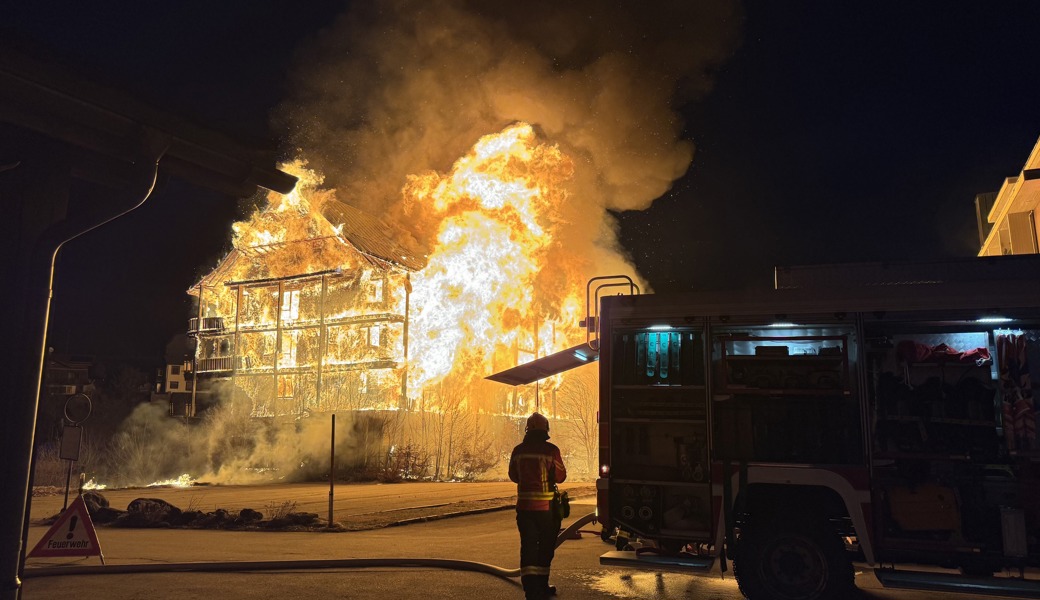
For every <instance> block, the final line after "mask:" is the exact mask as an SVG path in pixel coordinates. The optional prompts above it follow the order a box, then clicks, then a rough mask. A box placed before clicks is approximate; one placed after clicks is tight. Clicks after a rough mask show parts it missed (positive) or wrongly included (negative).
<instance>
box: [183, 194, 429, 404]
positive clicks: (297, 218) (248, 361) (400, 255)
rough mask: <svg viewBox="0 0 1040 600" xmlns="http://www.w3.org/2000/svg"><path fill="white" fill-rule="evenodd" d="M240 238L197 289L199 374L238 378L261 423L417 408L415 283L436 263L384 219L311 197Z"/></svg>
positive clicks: (261, 217)
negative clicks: (412, 394) (412, 390)
mask: <svg viewBox="0 0 1040 600" xmlns="http://www.w3.org/2000/svg"><path fill="white" fill-rule="evenodd" d="M235 233H236V235H235V244H234V246H235V247H234V249H233V250H232V251H231V252H230V253H229V254H228V255H227V256H225V257H224V259H223V260H222V261H221V262H220V264H219V265H218V266H217V268H216V269H214V270H213V271H211V272H210V273H209V274H207V275H206V276H205V277H203V278H202V279H201V280H200V281H199V282H198V284H197V285H195V286H193V287H192V288H191V289H190V290H189V293H192V294H194V295H196V296H197V297H198V306H199V314H198V317H196V318H194V319H192V320H191V324H190V327H189V329H190V330H191V332H192V333H193V334H195V335H197V336H198V340H199V344H198V350H197V366H196V372H197V373H198V375H200V376H202V377H206V376H209V377H210V378H213V377H218V378H224V379H229V380H230V381H231V382H232V383H233V386H234V388H235V389H237V390H241V392H242V393H243V394H245V396H246V397H248V398H249V399H250V400H251V401H252V410H251V412H252V414H253V415H254V416H276V415H302V414H305V413H308V412H331V411H335V410H346V409H354V410H357V409H361V408H382V409H387V408H407V395H406V393H405V392H406V389H407V369H406V368H405V367H406V364H407V359H408V326H409V322H408V321H409V294H410V291H411V286H410V283H409V277H410V275H411V273H414V272H415V271H417V270H419V269H421V268H422V267H423V266H424V264H425V259H424V258H421V257H416V256H414V254H413V252H412V251H410V250H407V249H405V248H403V247H402V246H401V245H399V244H398V243H396V242H395V241H393V238H394V233H393V231H392V229H391V228H390V227H389V226H388V225H386V224H385V223H383V222H382V221H380V220H379V219H378V218H376V217H374V216H372V215H369V214H367V213H364V212H362V211H360V210H358V209H356V208H353V207H352V206H350V205H348V204H344V203H342V202H339V201H337V200H335V199H334V198H324V199H323V204H322V207H321V210H320V211H318V210H312V208H311V206H310V204H309V202H308V201H307V200H306V199H305V198H304V197H303V196H302V195H301V193H300V192H294V193H293V194H290V195H289V196H286V197H284V198H273V200H272V203H271V204H269V206H268V207H267V208H266V209H265V210H263V211H261V212H259V213H257V214H256V215H254V216H253V218H252V220H251V221H249V222H245V223H237V224H236V225H235ZM398 237H399V236H398Z"/></svg>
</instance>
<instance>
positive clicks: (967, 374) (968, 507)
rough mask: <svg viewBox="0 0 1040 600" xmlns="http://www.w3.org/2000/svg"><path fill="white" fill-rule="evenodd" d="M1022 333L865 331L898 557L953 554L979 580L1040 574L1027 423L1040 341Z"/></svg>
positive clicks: (884, 537) (917, 326)
mask: <svg viewBox="0 0 1040 600" xmlns="http://www.w3.org/2000/svg"><path fill="white" fill-rule="evenodd" d="M1011 326H1012V327H1013V328H1001V329H995V328H994V326H993V325H992V324H989V323H977V322H975V321H974V320H971V321H960V322H958V321H947V322H921V321H908V322H902V323H900V322H893V321H886V322H877V323H867V324H866V325H865V331H866V336H867V346H866V354H867V361H868V369H869V379H868V383H869V387H868V389H869V393H870V396H871V402H870V407H871V410H872V412H871V414H870V419H871V421H872V423H873V435H872V436H871V450H872V455H873V463H872V464H873V467H874V479H873V481H874V486H875V494H876V497H877V498H878V499H879V500H880V502H877V503H875V507H874V508H875V511H876V513H877V514H876V515H875V518H876V519H877V522H878V523H879V524H881V525H882V526H881V527H879V529H878V532H877V533H878V537H879V541H880V542H881V543H882V544H883V545H884V547H886V548H887V549H888V552H887V553H888V554H889V555H890V556H892V557H894V558H904V559H906V560H920V559H921V557H922V556H934V555H935V554H936V553H943V554H948V555H951V557H950V558H949V560H950V561H951V562H955V563H957V564H958V566H960V567H962V568H963V569H965V570H966V571H969V572H992V571H994V570H998V569H1000V568H1001V566H1003V565H1007V564H1009V563H1010V564H1022V565H1025V564H1034V563H1036V556H1037V553H1038V552H1040V469H1038V465H1040V463H1038V462H1037V460H1038V459H1040V453H1038V452H1037V450H1038V448H1037V445H1036V438H1035V429H1031V428H1027V427H1026V426H1025V424H1024V419H1023V416H1024V413H1025V412H1026V409H1025V408H1024V400H1025V399H1026V398H1029V399H1030V400H1031V398H1032V389H1031V383H1030V381H1029V373H1028V365H1029V364H1030V363H1032V364H1040V352H1038V345H1037V343H1036V341H1037V339H1038V336H1037V334H1038V333H1040V332H1038V331H1037V329H1036V328H1035V327H1036V324H1035V323H1032V324H1031V323H1028V322H1027V323H1014V324H1011ZM1016 418H1017V420H1018V424H1017V425H1016ZM1033 423H1035V421H1033ZM964 556H968V557H970V560H964ZM1030 557H1032V558H1030Z"/></svg>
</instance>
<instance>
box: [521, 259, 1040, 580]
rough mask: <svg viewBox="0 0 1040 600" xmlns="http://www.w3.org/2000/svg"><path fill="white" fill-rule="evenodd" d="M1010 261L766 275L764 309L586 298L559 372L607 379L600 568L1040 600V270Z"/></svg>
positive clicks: (597, 285)
mask: <svg viewBox="0 0 1040 600" xmlns="http://www.w3.org/2000/svg"><path fill="white" fill-rule="evenodd" d="M1018 258H1019V257H1015V259H1014V260H1001V261H997V260H993V261H983V260H981V259H973V260H971V261H958V262H954V263H943V264H936V263H932V264H930V265H923V264H917V265H904V266H902V267H899V266H893V265H859V266H839V267H814V268H801V269H788V270H778V272H777V289H772V290H764V291H760V292H735V293H707V292H705V293H689V294H681V295H658V294H645V295H639V294H638V293H635V292H636V291H637V289H636V288H635V286H634V284H631V282H628V284H626V285H624V286H623V287H622V291H624V292H626V293H624V294H623V295H612V294H611V292H614V291H616V290H614V289H611V290H609V291H605V290H606V288H608V287H611V286H614V285H615V284H616V283H617V281H612V280H610V279H602V278H601V279H600V280H598V281H597V280H593V281H592V282H590V288H589V289H590V295H594V296H595V297H596V298H597V299H599V296H600V295H601V293H602V294H603V295H604V297H603V298H602V299H600V300H599V302H595V303H593V302H590V307H591V309H592V310H591V312H592V313H594V314H590V315H589V318H588V319H587V324H588V326H589V332H590V333H589V341H588V343H587V344H584V345H582V346H579V347H576V348H574V349H571V350H569V351H567V352H571V355H573V356H575V357H577V358H575V359H574V360H575V361H577V362H579V363H580V362H584V361H587V360H590V359H591V358H596V357H597V356H598V360H599V373H600V412H599V424H600V463H601V466H600V478H599V480H598V482H597V490H598V501H597V505H598V518H599V520H600V522H601V523H602V524H603V525H604V538H605V539H607V537H608V536H609V537H610V538H612V539H615V540H616V543H617V549H616V550H615V551H613V552H608V553H606V554H604V555H603V557H602V558H601V562H602V563H604V564H610V565H622V566H629V567H632V566H636V567H642V568H650V569H672V570H685V571H698V570H700V571H713V570H714V569H715V568H718V569H720V570H722V571H726V570H728V569H729V568H730V567H732V569H733V570H734V573H735V575H736V578H737V581H738V584H739V586H740V589H741V591H742V592H743V593H744V594H745V595H746V596H747V597H748V598H750V599H751V600H759V599H773V598H780V599H791V600H793V599H796V598H798V599H827V598H844V597H848V593H849V592H850V591H851V588H852V587H853V585H854V570H853V564H854V563H861V564H865V565H866V566H869V567H873V568H874V572H875V574H876V576H877V578H878V580H879V581H880V582H881V583H882V584H883V585H885V586H893V587H905V588H915V589H943V590H948V591H962V592H970V593H974V594H986V593H988V594H997V595H1014V596H1020V597H1023V596H1024V597H1040V580H1038V579H1035V578H1034V579H1030V578H1029V575H1030V572H1029V569H1030V568H1032V567H1037V566H1040V444H1038V442H1037V436H1036V416H1035V412H1034V399H1033V392H1032V384H1031V381H1030V367H1031V366H1032V367H1033V368H1034V369H1040V339H1038V338H1040V261H1037V260H1036V257H1021V258H1022V260H1018ZM621 283H623V284H625V281H624V280H622V282H621ZM593 290H595V293H594V294H593ZM597 307H598V311H597V310H596V309H597ZM595 313H598V314H595ZM563 354H564V353H560V355H561V356H562V355H563ZM547 358H551V357H547ZM556 358H557V362H558V363H559V361H560V357H559V356H557V357H556ZM543 360H544V359H543ZM560 364H562V363H560ZM518 368H519V367H518ZM551 370H553V368H552V365H548V364H545V363H544V362H543V365H542V366H541V367H540V372H542V373H546V372H549V371H551ZM557 370H562V369H559V368H557ZM633 548H636V549H635V550H633Z"/></svg>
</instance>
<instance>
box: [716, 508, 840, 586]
mask: <svg viewBox="0 0 1040 600" xmlns="http://www.w3.org/2000/svg"><path fill="white" fill-rule="evenodd" d="M733 574H734V575H736V578H737V585H738V586H739V587H740V591H741V593H742V594H744V596H745V597H747V598H748V600H796V599H797V600H835V599H839V598H848V597H850V596H852V592H853V589H854V585H855V584H854V576H855V574H854V572H853V570H852V563H851V562H850V561H849V559H848V556H847V555H846V554H845V548H844V546H843V544H842V543H841V539H840V538H839V537H838V536H837V535H836V534H834V533H833V532H830V531H828V528H827V527H826V525H824V524H820V523H815V522H812V521H804V520H799V519H788V520H783V521H781V520H780V519H775V520H774V519H770V520H769V521H766V522H762V523H757V524H753V525H752V526H751V527H750V528H747V529H746V530H745V531H743V532H742V535H741V540H740V544H739V545H738V546H737V549H736V555H735V556H734V559H733Z"/></svg>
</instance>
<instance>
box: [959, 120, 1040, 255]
mask: <svg viewBox="0 0 1040 600" xmlns="http://www.w3.org/2000/svg"><path fill="white" fill-rule="evenodd" d="M1038 207H1040V140H1037V143H1036V145H1035V146H1033V151H1032V152H1030V153H1029V158H1028V159H1026V163H1025V165H1024V166H1023V167H1022V171H1021V172H1020V173H1019V174H1018V175H1017V176H1015V177H1008V178H1007V179H1005V180H1004V184H1003V185H1002V186H1000V190H999V191H998V192H996V193H989V194H979V195H978V196H976V197H975V213H976V218H977V220H978V227H979V241H980V243H981V248H980V250H979V256H1001V255H1005V254H1036V253H1037V252H1038V250H1040V248H1038V244H1037V237H1038V236H1037V226H1036V212H1037V208H1038Z"/></svg>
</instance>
